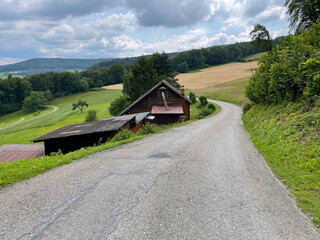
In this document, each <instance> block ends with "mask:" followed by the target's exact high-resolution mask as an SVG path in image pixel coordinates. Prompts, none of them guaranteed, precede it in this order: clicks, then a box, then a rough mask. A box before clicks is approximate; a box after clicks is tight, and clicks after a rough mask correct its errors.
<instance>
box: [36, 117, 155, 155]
mask: <svg viewBox="0 0 320 240" xmlns="http://www.w3.org/2000/svg"><path fill="white" fill-rule="evenodd" d="M148 115H149V112H142V113H138V114H130V115H126V116H120V117H114V118H106V119H102V120H99V121H96V122H88V123H81V124H74V125H68V126H65V127H62V128H59V129H57V130H55V131H53V132H50V133H48V134H45V135H43V136H41V137H38V138H36V139H33V140H31V141H32V142H44V147H45V154H46V155H49V154H50V153H51V152H58V151H59V149H60V150H61V151H62V153H64V154H65V153H68V152H72V151H75V150H77V149H80V148H82V147H89V146H94V145H95V144H98V143H104V142H106V141H108V140H109V139H111V138H112V137H114V135H115V134H116V133H117V132H118V131H120V130H121V129H128V130H131V131H133V132H136V131H138V130H139V129H140V128H141V127H142V125H143V123H144V122H145V119H146V117H147V116H148Z"/></svg>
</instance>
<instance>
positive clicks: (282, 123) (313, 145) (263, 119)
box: [243, 103, 320, 227]
mask: <svg viewBox="0 0 320 240" xmlns="http://www.w3.org/2000/svg"><path fill="white" fill-rule="evenodd" d="M243 123H244V126H245V128H246V129H247V130H248V131H249V133H250V135H251V138H252V140H253V142H254V144H255V146H256V147H257V148H258V150H259V151H260V152H261V154H262V155H263V156H264V158H265V160H266V161H267V162H268V164H269V165H270V167H271V169H272V171H273V172H274V173H275V174H276V175H277V176H278V177H279V178H280V179H281V180H282V181H283V182H284V183H286V184H287V185H288V186H289V188H290V191H291V193H293V194H294V195H295V197H296V199H297V201H298V205H299V206H300V207H301V208H302V209H303V210H305V211H308V212H309V213H310V215H311V217H312V218H313V221H314V222H315V223H316V224H317V225H318V227H320V177H319V176H320V144H319V143H320V134H319V133H320V108H319V107H313V108H310V107H308V106H307V105H305V104H302V103H291V104H288V105H286V104H282V105H274V106H261V105H255V106H253V107H252V108H251V109H250V110H249V111H248V112H247V113H246V114H244V116H243Z"/></svg>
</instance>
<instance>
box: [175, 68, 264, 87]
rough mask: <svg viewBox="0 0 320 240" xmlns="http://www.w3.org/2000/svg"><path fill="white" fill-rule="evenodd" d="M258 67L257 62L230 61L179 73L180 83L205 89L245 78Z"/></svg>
mask: <svg viewBox="0 0 320 240" xmlns="http://www.w3.org/2000/svg"><path fill="white" fill-rule="evenodd" d="M257 67H258V63H257V62H248V63H230V64H225V65H221V66H216V67H211V68H206V69H202V70H200V71H199V72H195V73H183V74H179V75H178V76H177V78H178V79H179V83H180V84H181V85H184V87H185V88H187V89H192V90H195V89H205V88H210V87H213V86H215V85H218V84H221V83H227V82H231V81H235V80H237V79H243V78H246V77H250V76H251V75H252V72H251V70H252V69H254V68H257Z"/></svg>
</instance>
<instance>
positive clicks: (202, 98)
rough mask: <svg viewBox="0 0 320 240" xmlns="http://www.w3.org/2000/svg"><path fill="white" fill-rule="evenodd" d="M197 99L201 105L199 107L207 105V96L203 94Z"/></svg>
mask: <svg viewBox="0 0 320 240" xmlns="http://www.w3.org/2000/svg"><path fill="white" fill-rule="evenodd" d="M199 100H200V106H201V107H205V106H207V104H208V100H207V98H206V97H205V96H201V97H199Z"/></svg>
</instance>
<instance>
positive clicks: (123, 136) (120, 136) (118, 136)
mask: <svg viewBox="0 0 320 240" xmlns="http://www.w3.org/2000/svg"><path fill="white" fill-rule="evenodd" d="M134 135H135V134H134V133H133V132H131V131H130V130H128V129H122V130H121V131H120V132H118V133H117V134H116V135H115V136H114V137H113V138H112V139H111V142H120V141H122V140H125V139H129V138H131V137H133V136H134Z"/></svg>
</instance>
